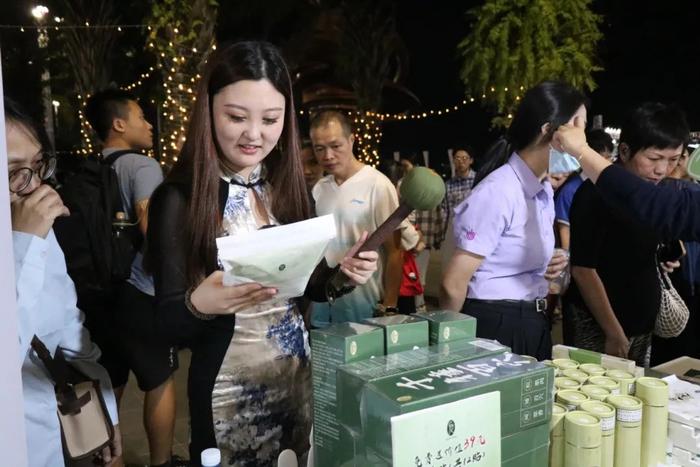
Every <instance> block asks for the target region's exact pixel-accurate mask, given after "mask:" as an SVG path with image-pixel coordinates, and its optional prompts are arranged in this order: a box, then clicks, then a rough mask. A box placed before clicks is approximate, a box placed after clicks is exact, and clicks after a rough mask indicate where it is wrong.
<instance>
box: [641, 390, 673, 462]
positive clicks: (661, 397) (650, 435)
mask: <svg viewBox="0 0 700 467" xmlns="http://www.w3.org/2000/svg"><path fill="white" fill-rule="evenodd" d="M636 389H637V397H638V398H639V399H641V400H642V402H643V403H644V408H643V409H642V464H641V465H642V467H646V466H654V467H655V466H656V465H657V464H658V463H662V464H663V463H664V462H666V436H667V432H668V384H667V383H666V381H662V380H660V379H657V378H639V379H637V388H636Z"/></svg>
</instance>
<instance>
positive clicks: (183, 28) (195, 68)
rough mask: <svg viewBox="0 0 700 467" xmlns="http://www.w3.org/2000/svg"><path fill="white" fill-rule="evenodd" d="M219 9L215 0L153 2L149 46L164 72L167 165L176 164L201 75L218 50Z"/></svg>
mask: <svg viewBox="0 0 700 467" xmlns="http://www.w3.org/2000/svg"><path fill="white" fill-rule="evenodd" d="M217 7H218V2H217V1H216V0H162V1H158V2H154V3H153V8H152V10H151V15H150V17H149V18H147V20H146V21H147V23H148V24H149V25H151V33H150V35H149V39H148V47H149V49H150V50H151V51H153V52H155V53H156V56H157V59H158V65H159V67H160V68H161V70H162V71H163V85H164V89H165V94H164V96H163V103H162V116H163V124H162V125H161V128H160V133H161V134H160V137H161V139H160V143H161V151H162V152H161V159H162V162H163V163H164V164H165V165H168V166H169V165H172V163H174V162H176V161H177V154H178V152H179V149H180V147H182V143H183V141H184V139H185V129H186V127H187V120H188V115H190V113H191V112H190V110H191V108H192V103H193V101H194V99H195V92H194V89H195V86H196V83H197V79H198V78H199V74H198V72H199V71H200V70H201V68H202V66H203V65H204V62H205V60H206V57H207V54H208V53H209V51H210V50H212V49H214V48H216V46H215V44H214V27H215V25H216V12H217Z"/></svg>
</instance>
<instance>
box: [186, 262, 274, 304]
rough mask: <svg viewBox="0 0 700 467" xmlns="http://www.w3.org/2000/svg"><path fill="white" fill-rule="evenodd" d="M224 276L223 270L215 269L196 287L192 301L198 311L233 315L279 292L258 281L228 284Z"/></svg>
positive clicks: (191, 296)
mask: <svg viewBox="0 0 700 467" xmlns="http://www.w3.org/2000/svg"><path fill="white" fill-rule="evenodd" d="M223 278H224V273H223V271H214V272H213V273H211V274H210V275H209V277H207V278H206V279H204V280H203V281H202V283H201V284H199V285H198V286H197V288H196V289H194V291H193V292H192V294H191V295H190V301H191V302H192V305H193V306H194V307H195V309H196V310H197V311H198V312H200V313H202V314H205V315H231V314H234V313H237V312H239V311H241V310H245V309H247V308H250V307H252V306H253V305H257V304H258V303H261V302H264V301H265V300H269V299H271V298H272V297H274V296H275V295H276V294H277V289H275V288H273V287H263V286H262V285H260V284H257V283H251V284H242V285H231V286H226V285H224V284H223Z"/></svg>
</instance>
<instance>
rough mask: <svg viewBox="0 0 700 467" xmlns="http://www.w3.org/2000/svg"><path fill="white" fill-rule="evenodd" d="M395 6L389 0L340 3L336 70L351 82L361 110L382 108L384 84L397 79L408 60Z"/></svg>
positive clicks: (342, 78) (341, 77) (341, 76)
mask: <svg viewBox="0 0 700 467" xmlns="http://www.w3.org/2000/svg"><path fill="white" fill-rule="evenodd" d="M394 8H395V7H394V4H393V3H391V2H389V1H386V0H382V1H376V0H363V1H355V2H347V1H342V2H341V3H340V11H339V13H340V14H341V18H342V19H341V21H339V22H338V23H337V24H338V27H339V33H340V34H339V36H340V37H339V39H340V41H339V42H340V43H339V48H338V53H337V54H336V67H337V73H338V76H339V78H340V79H341V80H347V81H349V83H350V84H351V85H352V89H353V91H355V94H356V95H357V105H358V107H359V108H360V109H361V110H374V111H376V110H378V109H379V108H380V106H381V99H382V90H383V89H384V86H385V85H386V84H387V83H389V82H395V81H396V80H397V79H398V76H400V74H401V71H402V65H405V63H406V62H407V58H406V57H407V54H406V50H405V46H404V43H403V40H402V39H401V36H400V35H399V33H398V31H397V30H396V19H395V17H396V15H395V11H394Z"/></svg>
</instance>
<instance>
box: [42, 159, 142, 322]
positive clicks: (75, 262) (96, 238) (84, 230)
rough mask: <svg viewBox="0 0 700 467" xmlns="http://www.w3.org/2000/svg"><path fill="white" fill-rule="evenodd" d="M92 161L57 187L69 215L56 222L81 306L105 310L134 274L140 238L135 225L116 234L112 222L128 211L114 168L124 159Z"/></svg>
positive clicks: (69, 175)
mask: <svg viewBox="0 0 700 467" xmlns="http://www.w3.org/2000/svg"><path fill="white" fill-rule="evenodd" d="M129 153H133V151H128V150H127V151H115V152H113V153H112V154H110V155H109V156H107V157H105V158H102V157H94V156H91V157H88V158H86V159H84V160H82V161H80V163H79V164H78V166H77V167H76V168H75V170H74V171H73V172H72V173H70V174H67V175H65V177H64V178H63V182H62V183H61V185H60V186H59V187H58V188H57V191H58V193H59V195H61V199H62V200H63V203H64V204H65V205H66V207H68V209H69V210H70V216H68V217H59V218H57V219H56V222H54V232H55V233H56V238H57V239H58V243H59V244H60V245H61V249H62V250H63V254H64V255H65V257H66V266H67V269H68V274H69V275H70V277H71V279H73V282H74V283H75V288H76V291H77V294H78V307H79V308H80V309H82V310H85V311H87V310H101V309H103V308H104V307H105V306H107V305H109V303H110V301H111V300H112V299H113V297H114V292H115V291H116V288H117V286H119V285H120V284H121V283H123V282H124V281H125V280H126V279H128V278H129V276H130V275H131V263H132V262H133V260H134V257H135V255H136V252H137V251H138V242H139V239H140V238H141V233H140V231H139V230H138V227H137V226H136V225H133V226H130V227H129V228H127V229H125V230H121V231H120V232H119V233H118V234H116V233H115V231H114V229H113V225H112V223H113V222H114V220H115V218H116V214H117V212H120V211H121V212H124V207H123V205H122V200H121V196H120V191H119V180H118V178H117V173H116V172H115V171H114V168H113V167H112V164H113V163H114V162H115V161H116V160H117V159H118V158H119V157H121V156H123V155H124V154H129Z"/></svg>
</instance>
